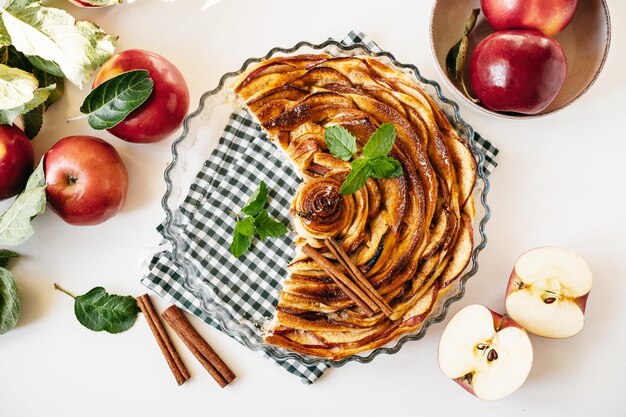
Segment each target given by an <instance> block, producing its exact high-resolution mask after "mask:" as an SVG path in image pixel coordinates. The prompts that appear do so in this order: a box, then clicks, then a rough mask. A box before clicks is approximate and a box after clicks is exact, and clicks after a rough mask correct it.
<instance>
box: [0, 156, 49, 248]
mask: <svg viewBox="0 0 626 417" xmlns="http://www.w3.org/2000/svg"><path fill="white" fill-rule="evenodd" d="M45 209H46V179H45V177H44V172H43V158H42V160H41V162H40V163H39V166H38V167H37V169H35V172H33V173H32V175H31V176H30V178H29V179H28V182H27V183H26V188H25V189H24V191H22V193H21V194H20V195H18V196H17V198H16V199H15V201H14V202H13V204H11V206H10V207H9V208H8V209H7V211H5V212H4V213H3V214H2V215H0V245H7V246H14V245H19V244H20V243H22V242H23V241H25V240H26V239H28V238H29V237H31V236H32V235H33V233H34V232H35V231H34V230H33V228H32V226H31V225H30V221H31V219H32V218H33V217H35V216H36V215H38V214H40V213H43V212H44V210H45Z"/></svg>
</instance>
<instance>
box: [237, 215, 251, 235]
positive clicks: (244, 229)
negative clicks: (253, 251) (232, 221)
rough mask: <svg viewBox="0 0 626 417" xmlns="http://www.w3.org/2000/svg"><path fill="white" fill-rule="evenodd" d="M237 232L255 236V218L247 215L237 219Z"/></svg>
mask: <svg viewBox="0 0 626 417" xmlns="http://www.w3.org/2000/svg"><path fill="white" fill-rule="evenodd" d="M235 233H241V234H242V235H244V236H249V237H252V236H254V218H252V217H246V218H245V219H242V220H239V221H237V224H236V225H235Z"/></svg>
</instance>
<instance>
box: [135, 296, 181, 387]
mask: <svg viewBox="0 0 626 417" xmlns="http://www.w3.org/2000/svg"><path fill="white" fill-rule="evenodd" d="M137 305H138V306H139V308H140V309H141V312H142V313H143V315H144V317H145V318H146V321H147V322H148V326H149V327H150V330H151V331H152V334H153V335H154V338H155V339H156V341H157V344H158V345H159V348H160V349H161V352H162V353H163V357H164V358H165V361H166V362H167V364H168V365H169V367H170V369H171V370H172V373H173V374H174V378H176V382H177V383H178V385H182V384H184V383H185V381H187V380H188V379H189V378H190V375H189V371H188V370H187V368H186V367H185V364H184V363H183V361H182V359H181V358H180V356H179V355H178V352H177V351H176V348H175V347H174V345H173V344H172V339H170V336H169V335H168V334H167V331H166V330H165V327H164V326H163V323H162V322H161V319H160V318H159V315H158V314H157V312H156V310H155V308H154V304H152V301H151V300H150V296H148V294H144V295H142V296H140V297H137Z"/></svg>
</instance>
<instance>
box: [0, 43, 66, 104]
mask: <svg viewBox="0 0 626 417" xmlns="http://www.w3.org/2000/svg"><path fill="white" fill-rule="evenodd" d="M3 49H4V50H3V52H2V53H1V54H0V63H1V64H5V65H8V66H10V67H14V68H19V69H21V70H23V71H26V72H29V73H32V74H33V75H34V76H35V78H37V81H39V87H40V88H43V87H48V86H51V85H54V86H55V88H54V90H52V92H51V93H50V96H49V97H48V100H46V103H45V104H46V108H47V107H50V106H51V105H52V104H53V103H54V102H55V101H57V100H58V99H60V98H61V96H62V95H63V90H64V81H65V78H64V77H63V73H61V74H60V76H56V75H52V74H50V73H48V72H45V71H43V70H41V69H39V68H37V67H35V66H33V64H32V63H31V62H30V60H29V59H30V58H32V57H26V55H24V54H23V53H21V52H19V51H18V50H16V49H15V48H14V47H13V46H8V47H5V48H3ZM44 110H45V109H44Z"/></svg>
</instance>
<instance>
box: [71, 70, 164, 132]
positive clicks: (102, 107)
mask: <svg viewBox="0 0 626 417" xmlns="http://www.w3.org/2000/svg"><path fill="white" fill-rule="evenodd" d="M153 87H154V82H153V81H152V79H151V78H150V73H149V72H148V71H146V70H133V71H128V72H123V73H121V74H119V75H116V76H115V77H113V78H111V79H109V80H107V81H105V82H103V83H102V84H100V85H99V86H97V87H96V88H94V89H93V90H92V91H91V93H89V94H88V95H87V97H86V98H85V101H84V102H83V105H82V106H81V107H80V111H81V113H83V114H86V115H87V120H88V122H89V125H90V126H91V127H92V128H94V129H96V130H104V129H110V128H112V127H113V126H115V125H117V124H118V123H120V122H121V121H122V120H124V118H125V117H126V116H128V114H130V112H132V111H133V110H135V109H136V108H137V107H139V106H141V105H142V104H143V103H144V102H145V101H146V100H147V99H148V97H149V96H150V94H151V93H152V89H153Z"/></svg>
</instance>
